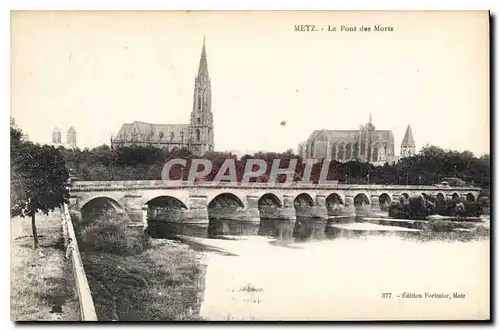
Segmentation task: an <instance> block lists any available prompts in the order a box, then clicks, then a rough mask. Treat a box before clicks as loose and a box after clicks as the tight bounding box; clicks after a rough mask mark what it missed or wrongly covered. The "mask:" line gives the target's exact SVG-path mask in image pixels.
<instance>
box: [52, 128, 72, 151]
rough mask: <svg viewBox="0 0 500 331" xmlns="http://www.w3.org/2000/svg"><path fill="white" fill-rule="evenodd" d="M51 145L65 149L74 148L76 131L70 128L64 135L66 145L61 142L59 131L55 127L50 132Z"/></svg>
mask: <svg viewBox="0 0 500 331" xmlns="http://www.w3.org/2000/svg"><path fill="white" fill-rule="evenodd" d="M52 145H53V146H55V147H59V146H63V147H65V148H75V147H76V130H75V128H74V127H70V128H69V129H68V131H67V133H66V143H64V142H63V140H62V135H61V130H59V128H58V127H57V126H56V127H55V128H54V130H53V131H52Z"/></svg>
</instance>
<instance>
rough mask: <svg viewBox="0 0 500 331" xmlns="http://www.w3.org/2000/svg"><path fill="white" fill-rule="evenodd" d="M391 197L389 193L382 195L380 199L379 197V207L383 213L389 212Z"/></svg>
mask: <svg viewBox="0 0 500 331" xmlns="http://www.w3.org/2000/svg"><path fill="white" fill-rule="evenodd" d="M391 201H392V199H391V196H390V195H389V194H387V193H382V194H381V195H380V196H379V197H378V202H379V205H380V209H381V210H383V211H388V210H389V206H390V204H391Z"/></svg>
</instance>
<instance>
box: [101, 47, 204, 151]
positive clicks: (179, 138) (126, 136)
mask: <svg viewBox="0 0 500 331" xmlns="http://www.w3.org/2000/svg"><path fill="white" fill-rule="evenodd" d="M211 107H212V88H211V83H210V76H209V74H208V64H207V55H206V50H205V38H203V47H202V50H201V58H200V64H199V68H198V75H197V76H196V77H195V79H194V93H193V109H192V111H191V117H190V121H189V124H153V123H145V122H139V121H135V122H133V123H125V124H123V125H122V127H121V129H120V131H119V132H118V134H117V135H116V136H115V137H114V138H113V137H112V138H111V146H112V147H113V148H116V147H122V146H133V145H136V146H155V147H158V148H166V149H168V150H169V151H170V150H173V149H175V148H177V149H179V148H187V149H189V150H190V151H191V152H192V153H193V154H195V155H202V154H204V153H205V152H212V151H213V150H214V130H213V115H212V109H211Z"/></svg>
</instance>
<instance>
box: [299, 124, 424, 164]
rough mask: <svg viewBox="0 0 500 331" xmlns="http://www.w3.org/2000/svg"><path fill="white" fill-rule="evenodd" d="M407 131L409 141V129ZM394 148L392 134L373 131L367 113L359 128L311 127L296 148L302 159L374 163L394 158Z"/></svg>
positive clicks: (394, 159)
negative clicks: (365, 120)
mask: <svg viewBox="0 0 500 331" xmlns="http://www.w3.org/2000/svg"><path fill="white" fill-rule="evenodd" d="M407 134H409V135H410V136H411V142H413V136H412V133H411V129H410V131H409V133H408V130H407ZM408 140H409V138H408ZM413 146H414V142H413ZM414 150H415V147H413V151H414ZM394 151H395V149H394V134H393V133H392V131H390V130H376V129H375V126H374V125H373V123H372V118H371V115H370V119H369V121H368V123H367V124H365V125H362V126H361V127H360V128H359V130H315V131H313V133H312V134H311V135H310V136H309V139H307V141H305V142H302V143H300V144H299V147H298V154H299V155H300V156H301V157H302V158H314V159H324V158H327V159H332V160H337V161H339V162H347V161H351V160H357V161H360V162H370V163H373V164H375V165H382V164H384V163H386V162H389V163H390V162H394V161H396V160H397V156H396V155H395V152H394Z"/></svg>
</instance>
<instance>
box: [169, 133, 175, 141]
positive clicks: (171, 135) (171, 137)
mask: <svg viewBox="0 0 500 331" xmlns="http://www.w3.org/2000/svg"><path fill="white" fill-rule="evenodd" d="M174 137H175V134H174V133H173V132H170V141H172V140H174Z"/></svg>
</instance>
